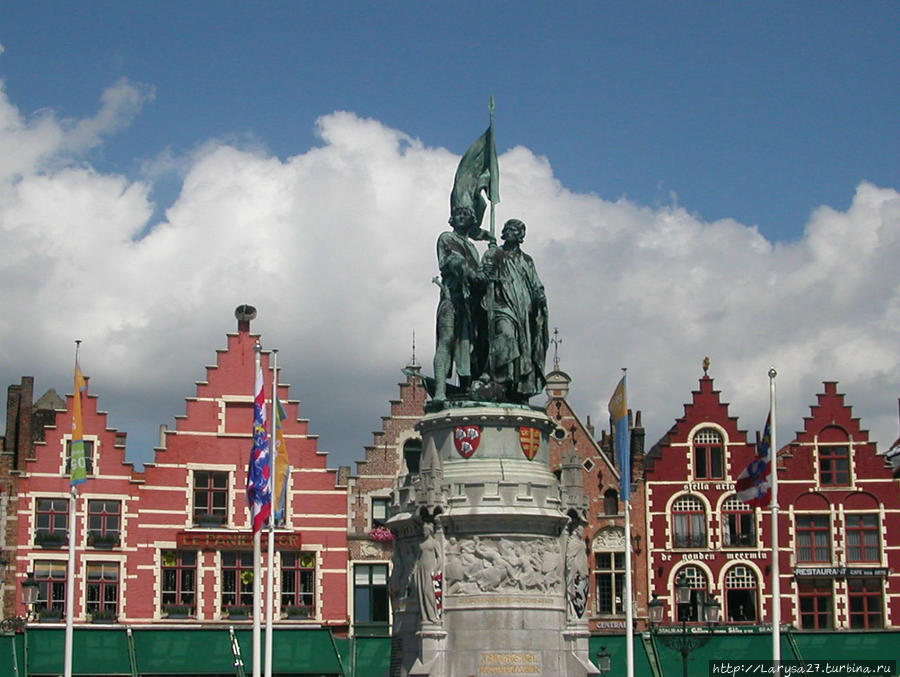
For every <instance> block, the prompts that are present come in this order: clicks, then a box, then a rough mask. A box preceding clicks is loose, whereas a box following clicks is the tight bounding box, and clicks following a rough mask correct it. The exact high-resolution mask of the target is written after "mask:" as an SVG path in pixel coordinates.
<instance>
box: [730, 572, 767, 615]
mask: <svg viewBox="0 0 900 677" xmlns="http://www.w3.org/2000/svg"><path fill="white" fill-rule="evenodd" d="M758 589H759V583H758V582H757V580H756V574H754V573H753V569H751V568H750V567H748V566H744V565H743V564H738V565H737V566H734V567H732V568H731V569H729V570H728V573H727V574H725V614H726V616H725V617H726V618H727V619H728V622H729V623H755V622H756V597H757V590H758Z"/></svg>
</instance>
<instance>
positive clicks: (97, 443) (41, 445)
mask: <svg viewBox="0 0 900 677" xmlns="http://www.w3.org/2000/svg"><path fill="white" fill-rule="evenodd" d="M84 386H85V390H84V398H83V400H82V410H81V418H82V422H83V430H84V439H85V441H86V442H91V443H93V452H92V458H91V463H92V466H93V473H92V474H93V475H94V476H98V475H116V476H121V475H123V474H127V475H129V476H130V475H132V474H133V473H134V464H133V463H131V462H130V461H126V460H125V445H126V437H127V433H126V432H124V431H120V430H117V429H116V428H111V427H109V426H108V425H107V420H108V418H109V413H108V412H106V411H102V410H100V409H99V408H98V404H99V396H98V395H95V394H93V393H91V392H90V389H91V379H90V377H89V376H87V375H85V377H84ZM55 394H56V393H55V392H54V395H55ZM42 399H43V398H42ZM74 399H75V397H74V395H73V394H72V393H67V394H66V399H65V404H64V408H62V409H55V410H54V413H55V417H54V420H53V423H52V424H51V425H47V426H46V427H45V428H44V439H42V440H41V439H37V440H35V442H34V453H33V454H32V456H31V457H30V458H28V459H27V460H26V464H25V472H28V473H44V472H46V473H58V474H59V475H60V477H59V480H58V481H59V483H60V486H63V485H65V486H66V487H68V485H69V476H68V471H66V469H65V460H66V459H65V448H66V441H67V440H68V439H69V437H70V435H69V433H70V431H71V430H72V417H73V412H72V407H73V403H74ZM50 401H53V402H55V403H56V404H58V402H59V401H62V400H61V398H59V396H58V395H57V399H53V398H52V397H51V400H50Z"/></svg>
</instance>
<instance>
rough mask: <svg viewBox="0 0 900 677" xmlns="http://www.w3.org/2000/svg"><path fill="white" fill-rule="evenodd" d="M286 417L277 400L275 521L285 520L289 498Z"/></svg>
mask: <svg viewBox="0 0 900 677" xmlns="http://www.w3.org/2000/svg"><path fill="white" fill-rule="evenodd" d="M285 416H286V414H285V412H284V407H282V406H281V400H275V491H274V494H273V495H274V498H275V519H276V520H278V521H280V520H283V519H284V504H285V502H286V501H285V498H286V497H287V476H288V472H290V466H289V465H288V455H287V447H286V446H285V444H284V430H283V428H282V425H281V421H282V420H283V419H284V417H285Z"/></svg>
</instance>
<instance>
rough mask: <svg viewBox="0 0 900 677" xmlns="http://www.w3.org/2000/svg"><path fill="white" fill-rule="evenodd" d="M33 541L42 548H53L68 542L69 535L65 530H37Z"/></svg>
mask: <svg viewBox="0 0 900 677" xmlns="http://www.w3.org/2000/svg"><path fill="white" fill-rule="evenodd" d="M34 542H35V545H39V546H40V547H42V548H46V549H50V550H53V549H58V548H61V547H63V546H64V545H66V544H68V542H69V535H68V534H67V533H66V532H65V531H38V532H37V533H36V534H35V535H34Z"/></svg>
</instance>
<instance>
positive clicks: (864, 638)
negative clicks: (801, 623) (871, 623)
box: [793, 630, 900, 666]
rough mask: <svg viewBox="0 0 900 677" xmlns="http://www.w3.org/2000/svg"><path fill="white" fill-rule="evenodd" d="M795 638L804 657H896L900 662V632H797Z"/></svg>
mask: <svg viewBox="0 0 900 677" xmlns="http://www.w3.org/2000/svg"><path fill="white" fill-rule="evenodd" d="M793 638H794V641H795V642H796V644H797V648H798V649H799V650H800V655H801V656H802V657H803V659H804V660H812V659H817V660H821V661H825V660H850V659H855V660H874V659H876V658H877V659H884V660H893V661H897V663H898V666H900V632H889V631H884V632H881V631H878V630H868V631H866V632H795V633H793Z"/></svg>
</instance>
